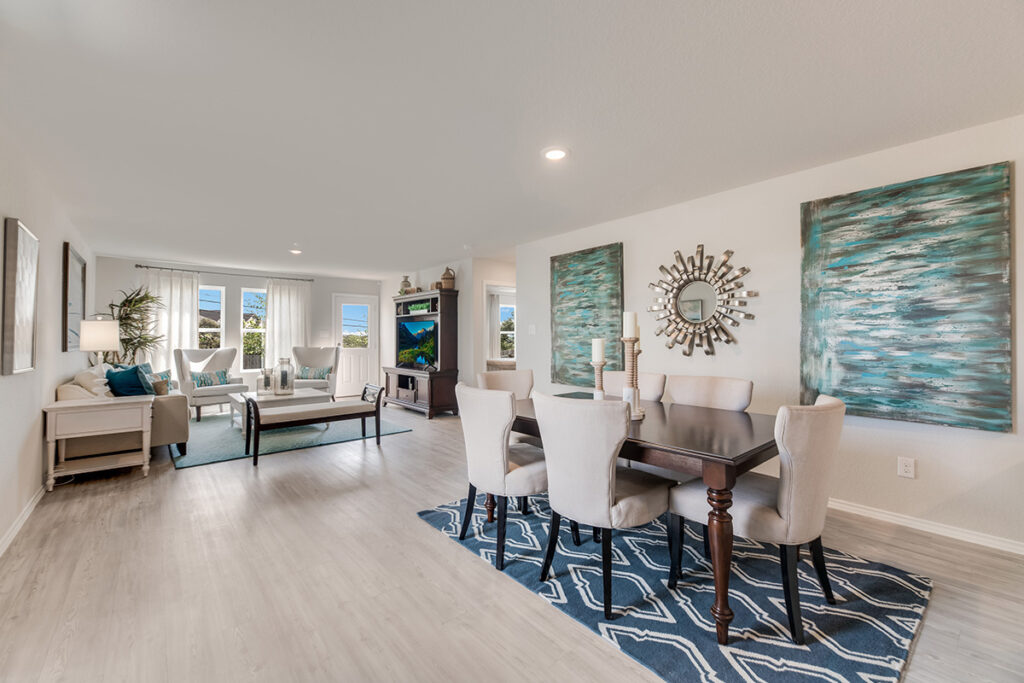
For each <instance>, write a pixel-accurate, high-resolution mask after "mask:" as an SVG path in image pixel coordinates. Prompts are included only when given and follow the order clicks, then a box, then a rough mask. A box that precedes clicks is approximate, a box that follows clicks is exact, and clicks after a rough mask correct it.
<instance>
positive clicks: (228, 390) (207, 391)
mask: <svg viewBox="0 0 1024 683" xmlns="http://www.w3.org/2000/svg"><path fill="white" fill-rule="evenodd" d="M193 377H195V375H193ZM231 379H235V378H231ZM243 391H249V385H248V384H246V383H244V382H242V381H241V380H238V381H237V382H229V383H228V384H214V385H212V386H208V387H196V388H195V389H194V390H193V391H192V395H193V396H195V397H196V398H201V397H203V396H224V395H227V394H235V393H240V392H243Z"/></svg>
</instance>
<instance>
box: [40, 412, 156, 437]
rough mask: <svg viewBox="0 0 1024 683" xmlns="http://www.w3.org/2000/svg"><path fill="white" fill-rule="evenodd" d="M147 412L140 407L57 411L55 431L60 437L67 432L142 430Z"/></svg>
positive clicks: (78, 433)
mask: <svg viewBox="0 0 1024 683" xmlns="http://www.w3.org/2000/svg"><path fill="white" fill-rule="evenodd" d="M148 407H149V406H146V408H148ZM146 412H147V411H146V410H145V409H143V408H140V407H132V408H113V407H107V408H104V409H103V410H90V411H87V412H81V413H57V414H56V415H54V420H55V422H54V432H55V436H56V438H58V439H59V438H62V437H63V436H64V435H67V434H71V435H75V436H82V435H85V434H90V433H103V432H121V431H131V430H135V429H138V430H141V429H142V428H143V420H145V415H146Z"/></svg>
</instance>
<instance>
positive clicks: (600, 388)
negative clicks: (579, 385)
mask: <svg viewBox="0 0 1024 683" xmlns="http://www.w3.org/2000/svg"><path fill="white" fill-rule="evenodd" d="M591 365H592V366H594V400H595V401H603V400H604V366H605V362H604V361H603V360H602V361H594V362H592V363H591Z"/></svg>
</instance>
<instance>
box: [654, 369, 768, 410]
mask: <svg viewBox="0 0 1024 683" xmlns="http://www.w3.org/2000/svg"><path fill="white" fill-rule="evenodd" d="M667 388H668V400H669V401H670V402H671V403H681V404H683V405H688V406H699V407H701V408H718V409H719V410H746V409H747V406H749V405H750V396H751V394H753V393H754V383H753V382H751V381H750V380H749V379H736V378H734V377H690V376H689V375H670V376H669V378H668V384H667Z"/></svg>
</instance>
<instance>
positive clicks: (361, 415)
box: [245, 384, 384, 467]
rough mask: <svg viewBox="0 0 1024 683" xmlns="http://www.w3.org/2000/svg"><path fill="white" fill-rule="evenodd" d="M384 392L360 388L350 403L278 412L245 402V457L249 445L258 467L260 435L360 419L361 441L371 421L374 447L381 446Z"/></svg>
mask: <svg viewBox="0 0 1024 683" xmlns="http://www.w3.org/2000/svg"><path fill="white" fill-rule="evenodd" d="M383 395H384V392H383V391H381V390H380V387H378V386H377V385H375V384H367V385H366V386H365V387H363V395H362V396H361V397H359V398H358V399H353V400H350V401H333V402H331V403H311V404H310V403H307V404H302V405H297V406H282V407H280V408H264V409H263V410H260V407H259V404H258V403H256V401H255V400H254V399H251V398H247V399H246V406H247V408H248V410H247V412H248V420H247V421H246V425H245V454H246V455H249V450H250V449H249V445H250V443H251V444H252V464H253V467H255V466H257V465H259V463H260V433H261V432H269V431H271V430H273V429H284V428H286V427H302V426H304V425H314V424H326V423H328V422H339V421H341V420H355V419H359V420H361V421H362V423H363V438H366V418H368V417H372V418H373V424H374V427H375V428H376V432H377V445H378V446H379V445H380V400H381V398H382V397H383Z"/></svg>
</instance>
